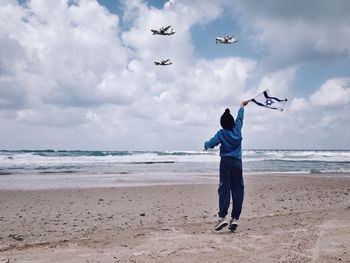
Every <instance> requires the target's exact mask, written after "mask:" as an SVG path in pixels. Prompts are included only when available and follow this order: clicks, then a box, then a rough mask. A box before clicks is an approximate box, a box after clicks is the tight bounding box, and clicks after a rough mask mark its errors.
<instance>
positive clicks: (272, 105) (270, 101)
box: [250, 89, 287, 111]
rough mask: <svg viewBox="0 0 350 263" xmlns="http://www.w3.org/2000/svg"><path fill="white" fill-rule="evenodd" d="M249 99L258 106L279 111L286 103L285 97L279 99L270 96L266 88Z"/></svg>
mask: <svg viewBox="0 0 350 263" xmlns="http://www.w3.org/2000/svg"><path fill="white" fill-rule="evenodd" d="M250 101H252V102H254V103H256V104H257V105H259V106H262V107H265V108H269V109H274V110H279V111H283V109H284V106H285V105H286V103H287V99H279V98H276V97H272V96H270V94H269V90H268V89H266V90H264V91H263V92H261V93H260V94H258V95H256V96H255V97H254V98H252V99H251V100H250Z"/></svg>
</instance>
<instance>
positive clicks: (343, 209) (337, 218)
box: [0, 175, 350, 263]
mask: <svg viewBox="0 0 350 263" xmlns="http://www.w3.org/2000/svg"><path fill="white" fill-rule="evenodd" d="M245 192H246V194H245V200H244V204H243V211H242V217H241V219H240V221H239V228H238V230H237V232H235V233H231V232H229V231H228V230H226V229H225V230H223V231H221V232H219V233H214V232H213V230H212V229H213V227H214V224H215V222H216V220H217V202H218V196H217V183H210V184H179V185H162V186H154V185H153V186H137V187H121V188H119V187H117V188H112V187H108V188H86V189H55V190H0V205H1V207H2V209H1V214H0V262H2V261H4V262H6V260H8V262H68V263H70V262H72V263H73V262H83V263H86V262H91V263H92V262H186V261H187V262H188V259H189V258H191V261H190V262H203V259H205V260H206V261H207V262H217V260H220V262H232V260H233V259H234V260H236V261H241V262H258V261H259V262H281V261H282V262H283V261H286V262H290V261H298V262H300V261H301V262H339V261H341V262H348V261H350V252H349V251H350V200H349V199H350V198H349V197H350V177H337V176H333V177H332V175H329V176H327V177H325V176H315V177H310V176H299V175H298V176H285V175H283V176H275V175H268V176H267V175H266V176H250V175H247V176H246V177H245Z"/></svg>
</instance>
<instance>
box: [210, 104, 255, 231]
mask: <svg viewBox="0 0 350 263" xmlns="http://www.w3.org/2000/svg"><path fill="white" fill-rule="evenodd" d="M248 103H249V101H243V102H242V104H241V107H240V108H239V110H238V114H237V118H236V121H235V120H234V118H233V117H232V115H231V114H230V110H229V109H226V110H225V112H224V114H223V115H222V116H221V118H220V124H221V127H222V129H220V130H219V131H218V132H217V133H216V134H215V135H214V137H213V138H211V139H210V140H209V141H207V142H205V143H204V148H205V149H206V150H207V149H209V148H214V147H215V146H217V145H219V144H221V145H220V156H221V160H220V184H219V189H218V193H219V213H218V215H219V221H218V223H217V224H216V225H215V230H216V231H220V230H221V229H223V228H224V227H225V226H227V225H228V222H227V221H226V218H225V217H226V215H227V211H228V209H229V207H230V199H231V197H230V195H232V206H233V207H232V213H231V220H230V224H229V229H230V230H231V231H235V230H236V228H237V226H238V224H237V220H238V219H239V216H240V214H241V211H242V204H243V195H244V184H243V175H242V134H241V130H242V126H243V116H244V107H245V106H246V105H247V104H248Z"/></svg>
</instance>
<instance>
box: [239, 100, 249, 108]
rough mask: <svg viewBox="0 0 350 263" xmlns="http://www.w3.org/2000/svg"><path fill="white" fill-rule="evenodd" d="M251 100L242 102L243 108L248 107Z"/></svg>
mask: <svg viewBox="0 0 350 263" xmlns="http://www.w3.org/2000/svg"><path fill="white" fill-rule="evenodd" d="M249 101H250V100H244V101H242V104H241V106H242V107H244V106H247V104H248V103H249Z"/></svg>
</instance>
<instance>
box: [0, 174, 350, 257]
mask: <svg viewBox="0 0 350 263" xmlns="http://www.w3.org/2000/svg"><path fill="white" fill-rule="evenodd" d="M60 175H63V176H64V175H65V174H55V175H51V174H50V175H47V174H45V175H42V174H41V175H40V174H36V175H29V176H28V177H27V175H19V176H18V177H16V175H14V176H12V175H8V176H7V177H6V176H0V191H39V190H50V191H52V190H64V189H95V188H96V189H104V188H107V189H108V188H128V187H150V186H171V185H191V184H193V185H197V184H198V185H201V184H217V183H218V180H219V179H218V176H219V175H218V172H207V173H189V172H183V173H181V172H177V173H176V172H172V173H168V174H167V175H166V176H154V175H151V174H137V173H135V174H125V175H122V176H121V175H120V174H116V175H117V176H115V175H113V174H106V175H101V174H97V175H92V174H88V175H84V174H78V175H77V177H74V175H72V174H69V175H70V177H62V178H61V177H60ZM179 175H180V176H179ZM31 176H34V178H35V179H33V178H32V177H31ZM243 176H244V177H247V178H249V177H265V176H267V177H270V178H272V177H309V178H314V177H316V178H318V177H320V178H350V172H314V173H306V172H244V175H243ZM174 177H177V178H174ZM6 178H7V179H6ZM0 263H1V262H0Z"/></svg>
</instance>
